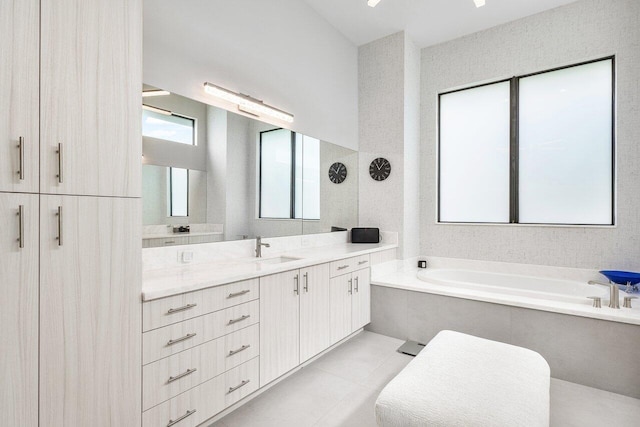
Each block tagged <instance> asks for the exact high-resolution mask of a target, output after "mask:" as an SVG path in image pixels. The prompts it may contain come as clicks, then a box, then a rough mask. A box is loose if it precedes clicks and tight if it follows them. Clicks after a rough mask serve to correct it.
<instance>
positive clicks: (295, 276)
mask: <svg viewBox="0 0 640 427" xmlns="http://www.w3.org/2000/svg"><path fill="white" fill-rule="evenodd" d="M299 293H300V273H299V271H298V270H293V271H287V272H284V273H280V274H273V275H271V276H266V277H261V278H260V386H261V387H262V386H263V385H265V384H268V383H270V382H271V381H273V380H274V379H276V378H278V377H279V376H280V375H282V374H284V373H286V372H288V371H290V370H291V369H293V368H295V367H296V366H298V364H299V362H300V329H299V327H300V298H299Z"/></svg>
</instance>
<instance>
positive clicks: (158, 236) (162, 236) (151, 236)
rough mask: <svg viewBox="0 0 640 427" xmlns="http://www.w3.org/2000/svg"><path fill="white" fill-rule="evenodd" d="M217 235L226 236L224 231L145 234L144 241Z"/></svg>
mask: <svg viewBox="0 0 640 427" xmlns="http://www.w3.org/2000/svg"><path fill="white" fill-rule="evenodd" d="M215 234H224V233H223V232H222V231H192V232H189V233H156V234H143V235H142V238H143V239H166V238H170V237H189V236H212V235H215Z"/></svg>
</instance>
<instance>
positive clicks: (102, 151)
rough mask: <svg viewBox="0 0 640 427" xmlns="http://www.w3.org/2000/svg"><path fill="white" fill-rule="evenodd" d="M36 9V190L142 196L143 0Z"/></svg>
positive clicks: (79, 1) (66, 1) (44, 4)
mask: <svg viewBox="0 0 640 427" xmlns="http://www.w3.org/2000/svg"><path fill="white" fill-rule="evenodd" d="M41 8H42V24H41V28H42V30H41V31H42V32H41V43H42V50H41V52H42V53H41V67H42V73H41V76H42V77H41V82H40V84H41V109H40V111H41V116H40V130H41V138H40V144H41V149H40V156H41V162H40V163H41V169H40V182H41V192H42V193H47V194H74V195H98V196H125V197H139V196H140V193H141V181H140V171H141V169H140V167H139V165H138V164H139V163H140V161H141V160H140V159H141V158H142V157H141V156H142V144H141V139H140V135H141V130H140V129H141V120H142V119H141V105H140V104H141V91H142V81H141V78H142V31H141V28H142V0H41Z"/></svg>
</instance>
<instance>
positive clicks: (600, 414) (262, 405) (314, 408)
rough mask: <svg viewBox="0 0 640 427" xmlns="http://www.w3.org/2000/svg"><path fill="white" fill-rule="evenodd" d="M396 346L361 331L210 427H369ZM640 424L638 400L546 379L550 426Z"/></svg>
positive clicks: (394, 365)
mask: <svg viewBox="0 0 640 427" xmlns="http://www.w3.org/2000/svg"><path fill="white" fill-rule="evenodd" d="M401 344H402V341H400V340H397V339H395V338H390V337H387V336H384V335H379V334H375V333H372V332H363V333H361V334H359V335H357V336H355V337H354V338H352V339H351V340H349V341H348V342H346V343H344V344H343V345H341V346H339V347H338V348H336V349H334V350H332V351H331V352H329V353H327V354H326V355H324V356H323V357H321V358H320V359H318V360H316V361H315V362H313V363H312V364H310V365H308V366H306V367H304V368H303V369H301V370H300V371H298V372H296V373H295V374H293V375H291V376H290V377H289V378H287V379H285V380H284V381H282V382H281V383H279V384H277V385H276V386H274V387H272V388H271V389H269V390H267V391H266V392H264V393H263V394H261V395H260V396H258V397H256V398H255V399H253V400H251V401H250V402H248V403H246V404H245V405H243V406H242V407H240V408H238V409H237V410H236V411H234V412H232V413H230V414H229V415H227V416H226V417H224V418H222V419H221V420H219V421H218V422H216V423H214V424H212V425H211V427H254V426H255V427H257V426H260V427H269V426H278V427H286V426H295V427H306V426H309V427H312V426H322V427H331V426H345V427H346V426H348V427H359V426H362V427H365V426H366V427H375V426H376V421H375V415H374V411H373V407H374V403H375V401H376V398H377V397H378V394H379V393H380V390H382V388H383V387H384V386H385V384H387V382H389V381H390V380H391V379H392V378H393V377H394V376H395V375H396V374H397V373H398V372H399V371H400V370H401V369H402V368H403V367H404V366H405V365H406V364H407V363H408V362H409V361H410V360H411V357H410V356H406V355H403V354H399V353H397V352H396V349H397V348H398V347H399V346H400V345H401ZM638 425H640V400H638V399H632V398H630V397H626V396H621V395H618V394H614V393H609V392H606V391H602V390H597V389H593V388H590V387H585V386H582V385H578V384H573V383H569V382H566V381H561V380H556V379H552V380H551V426H552V427H574V426H575V427H578V426H579V427H591V426H593V427H596V426H598V427H601V426H612V427H626V426H629V427H632V426H638Z"/></svg>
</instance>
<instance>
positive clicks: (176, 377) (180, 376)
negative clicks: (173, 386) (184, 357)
mask: <svg viewBox="0 0 640 427" xmlns="http://www.w3.org/2000/svg"><path fill="white" fill-rule="evenodd" d="M195 371H197V369H196V368H192V369H187V370H186V371H184V372H183V373H181V374H179V375H176V376H175V377H169V379H168V380H167V383H172V382H174V381H176V380H179V379H180V378H184V377H186V376H187V375H191V374H193V373H194V372H195Z"/></svg>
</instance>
